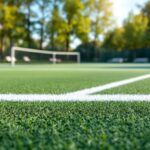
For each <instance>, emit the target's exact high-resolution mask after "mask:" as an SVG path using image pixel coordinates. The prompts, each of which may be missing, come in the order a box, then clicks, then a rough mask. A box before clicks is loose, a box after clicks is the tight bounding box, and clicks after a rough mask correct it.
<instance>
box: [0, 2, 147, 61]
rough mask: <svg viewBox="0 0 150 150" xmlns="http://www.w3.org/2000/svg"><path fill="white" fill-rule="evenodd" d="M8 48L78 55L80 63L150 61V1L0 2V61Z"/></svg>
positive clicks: (9, 49)
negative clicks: (64, 52) (73, 52)
mask: <svg viewBox="0 0 150 150" xmlns="http://www.w3.org/2000/svg"><path fill="white" fill-rule="evenodd" d="M12 46H19V47H27V48H34V49H40V50H52V51H66V52H69V51H77V52H80V54H81V60H82V62H120V63H121V62H149V61H150V1H149V0H128V1H127V0H0V61H1V62H5V57H6V56H9V55H10V52H11V47H12ZM18 55H20V57H22V55H23V54H18ZM30 55H31V54H30ZM32 55H36V54H32ZM18 57H19V56H18ZM44 57H47V56H44ZM40 58H41V56H40V57H39V59H40Z"/></svg>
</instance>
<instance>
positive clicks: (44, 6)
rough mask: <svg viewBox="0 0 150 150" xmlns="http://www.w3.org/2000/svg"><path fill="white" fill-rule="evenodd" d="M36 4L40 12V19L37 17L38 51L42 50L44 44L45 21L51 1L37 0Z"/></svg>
mask: <svg viewBox="0 0 150 150" xmlns="http://www.w3.org/2000/svg"><path fill="white" fill-rule="evenodd" d="M36 3H37V4H38V7H39V10H40V14H41V15H40V17H39V16H38V17H39V21H38V23H39V26H40V29H39V33H40V44H39V45H40V46H39V48H40V49H43V42H44V39H45V38H46V33H45V32H46V21H47V18H48V16H49V14H50V4H51V0H42V1H39V0H37V1H36Z"/></svg>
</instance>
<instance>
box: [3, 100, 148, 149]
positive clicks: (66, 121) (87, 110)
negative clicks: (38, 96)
mask: <svg viewBox="0 0 150 150" xmlns="http://www.w3.org/2000/svg"><path fill="white" fill-rule="evenodd" d="M149 139H150V103H148V102H141V103H137V102H136V103H131V102H130V103H121V102H109V103H106V102H90V103H85V102H82V103H71V102H70V103H48V102H45V103H40V102H38V103H27V102H26V103H11V102H1V103H0V149H1V150H5V149H11V150H16V149H19V150H21V149H31V150H34V149H48V150H62V149H63V150H66V149H69V150H70V149H71V150H77V149H78V150H79V149H82V150H88V149H89V150H91V149H102V150H109V149H110V150H115V149H119V150H120V149H126V150H129V149H136V150H149V149H150V143H149Z"/></svg>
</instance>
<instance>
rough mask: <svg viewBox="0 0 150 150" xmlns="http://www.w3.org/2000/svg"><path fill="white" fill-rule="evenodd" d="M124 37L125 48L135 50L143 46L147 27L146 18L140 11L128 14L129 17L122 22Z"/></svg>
mask: <svg viewBox="0 0 150 150" xmlns="http://www.w3.org/2000/svg"><path fill="white" fill-rule="evenodd" d="M124 28H125V32H124V38H125V41H126V43H125V48H127V49H130V50H135V56H134V57H136V50H137V49H139V48H143V47H144V46H145V41H144V38H145V34H146V31H147V29H148V18H147V17H146V16H144V15H143V13H140V14H138V15H132V14H130V16H129V18H128V19H127V20H126V21H125V22H124Z"/></svg>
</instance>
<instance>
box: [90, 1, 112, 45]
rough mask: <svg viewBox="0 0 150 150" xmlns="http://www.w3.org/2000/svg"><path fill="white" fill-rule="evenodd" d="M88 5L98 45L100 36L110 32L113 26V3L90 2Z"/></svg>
mask: <svg viewBox="0 0 150 150" xmlns="http://www.w3.org/2000/svg"><path fill="white" fill-rule="evenodd" d="M88 5H89V7H90V9H89V10H90V14H91V15H90V17H91V20H92V25H91V29H92V34H93V36H94V41H95V43H97V41H99V36H100V35H104V34H105V33H106V32H108V28H109V27H110V25H111V24H112V19H111V17H112V9H111V7H112V3H111V2H110V0H89V2H88Z"/></svg>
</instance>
